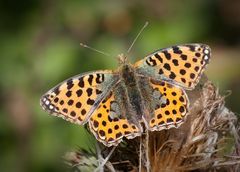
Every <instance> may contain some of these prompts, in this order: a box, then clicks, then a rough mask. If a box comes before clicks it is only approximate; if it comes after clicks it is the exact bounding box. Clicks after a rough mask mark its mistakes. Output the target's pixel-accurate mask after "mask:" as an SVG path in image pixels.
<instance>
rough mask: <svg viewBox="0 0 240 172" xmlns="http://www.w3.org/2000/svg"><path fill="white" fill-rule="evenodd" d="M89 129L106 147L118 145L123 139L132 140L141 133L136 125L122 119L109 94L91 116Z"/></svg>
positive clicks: (118, 108)
mask: <svg viewBox="0 0 240 172" xmlns="http://www.w3.org/2000/svg"><path fill="white" fill-rule="evenodd" d="M89 127H90V129H91V131H92V133H93V134H94V136H95V137H96V138H97V140H98V141H100V142H102V143H103V144H104V145H106V146H116V145H118V144H119V143H120V142H121V141H122V139H123V137H126V138H128V139H132V138H134V137H136V136H139V135H141V133H142V131H141V129H140V128H139V127H137V125H134V124H133V123H130V122H129V121H128V120H127V119H126V118H124V117H122V111H121V107H120V106H119V104H118V102H117V101H116V100H115V95H114V94H113V92H111V93H110V94H109V95H108V97H106V98H105V99H104V100H103V101H102V102H101V103H100V104H99V107H98V109H97V110H96V111H95V112H94V113H93V114H92V117H91V119H90V121H89Z"/></svg>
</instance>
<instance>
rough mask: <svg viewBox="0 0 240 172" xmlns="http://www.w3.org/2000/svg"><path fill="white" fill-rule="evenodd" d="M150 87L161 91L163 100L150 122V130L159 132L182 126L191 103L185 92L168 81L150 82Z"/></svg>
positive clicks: (161, 99)
mask: <svg viewBox="0 0 240 172" xmlns="http://www.w3.org/2000/svg"><path fill="white" fill-rule="evenodd" d="M150 85H151V86H152V88H153V89H154V90H157V91H159V93H160V95H161V98H160V101H159V103H158V104H156V106H155V108H154V115H153V118H152V119H150V121H149V124H148V125H149V130H151V131H154V130H157V131H159V130H162V129H167V128H171V127H178V126H180V125H181V124H182V123H183V121H184V118H185V116H186V115H187V113H188V105H189V102H188V98H187V95H186V93H185V91H184V90H183V89H181V88H180V87H179V86H177V85H174V84H171V83H169V82H166V81H156V80H150Z"/></svg>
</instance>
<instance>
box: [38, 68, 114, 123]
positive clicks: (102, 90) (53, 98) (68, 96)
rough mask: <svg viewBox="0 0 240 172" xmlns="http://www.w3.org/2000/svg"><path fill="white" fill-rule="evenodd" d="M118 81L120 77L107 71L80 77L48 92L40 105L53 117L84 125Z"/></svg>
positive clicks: (71, 79)
mask: <svg viewBox="0 0 240 172" xmlns="http://www.w3.org/2000/svg"><path fill="white" fill-rule="evenodd" d="M118 79H119V77H118V75H116V74H113V72H112V71H107V70H106V71H96V72H90V73H86V74H82V75H78V76H75V77H73V78H70V79H68V80H66V81H64V82H62V83H61V84H59V85H57V86H56V87H54V88H53V89H51V90H50V91H48V92H47V93H46V94H45V95H43V96H42V98H41V100H40V104H41V106H42V107H43V109H44V110H46V111H47V112H49V113H50V114H52V115H56V116H58V117H62V118H63V119H65V120H67V121H70V122H73V123H77V124H83V123H85V122H87V120H88V119H89V117H90V115H91V114H92V113H93V112H94V110H95V109H96V108H97V107H98V105H99V103H100V102H101V101H102V100H103V99H104V98H105V97H106V95H107V94H108V92H109V90H110V89H111V88H112V87H113V86H114V85H115V83H116V82H117V81H118Z"/></svg>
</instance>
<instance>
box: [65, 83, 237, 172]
mask: <svg viewBox="0 0 240 172" xmlns="http://www.w3.org/2000/svg"><path fill="white" fill-rule="evenodd" d="M188 96H189V98H190V102H191V107H190V113H189V116H188V117H187V120H186V121H185V122H184V123H183V124H182V125H181V126H180V127H179V128H177V129H175V128H172V129H169V130H163V131H160V132H149V133H145V134H144V135H143V136H142V137H141V138H139V137H138V138H135V139H133V140H125V141H124V142H123V143H121V144H120V145H119V146H118V147H117V148H116V149H115V150H114V152H113V153H112V154H111V157H110V159H109V160H108V162H107V163H106V165H105V167H104V168H102V169H101V168H98V170H99V171H132V172H135V171H142V172H150V171H151V172H161V171H163V172H172V171H177V172H178V171H179V172H182V171H229V172H237V171H240V138H239V135H240V125H239V121H238V120H237V117H236V115H235V114H234V113H233V112H231V111H230V110H229V109H228V108H227V107H225V102H224V99H225V97H224V96H221V95H220V94H219V91H218V89H217V88H216V87H215V86H214V85H213V84H212V83H210V82H206V83H205V84H199V86H198V87H197V88H196V89H195V90H194V91H191V92H188ZM110 150H111V148H104V147H102V149H101V151H96V153H95V154H93V153H91V154H89V153H87V152H86V151H85V152H84V151H81V150H80V151H78V153H76V155H78V158H77V160H76V157H77V156H75V161H74V162H73V161H72V163H71V165H72V166H75V168H77V169H78V170H79V171H93V170H92V169H93V168H92V166H94V168H95V169H96V168H97V166H99V163H100V164H101V162H102V160H101V159H103V158H99V154H100V155H101V157H107V156H108V155H109V152H110ZM94 158H95V159H94ZM72 159H73V158H72ZM72 159H71V158H68V160H72ZM86 159H88V160H89V161H90V162H91V163H89V164H91V165H89V164H88V163H85V165H86V166H88V167H87V168H85V169H84V170H82V167H83V164H84V163H83V160H84V161H85V160H86ZM93 164H94V165H93Z"/></svg>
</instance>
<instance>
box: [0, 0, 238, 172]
mask: <svg viewBox="0 0 240 172" xmlns="http://www.w3.org/2000/svg"><path fill="white" fill-rule="evenodd" d="M146 21H148V22H149V26H148V27H147V28H146V29H145V30H144V32H143V33H142V35H141V36H140V37H139V39H138V41H137V42H136V44H135V45H134V47H133V49H132V51H131V53H130V55H129V59H130V61H132V62H134V61H136V60H138V59H140V58H142V57H144V56H145V55H147V54H149V53H151V52H153V51H154V50H157V49H159V48H163V47H168V46H171V45H175V44H182V43H191V42H199V43H205V44H208V45H210V46H211V48H212V59H211V62H210V65H209V66H208V69H207V71H206V73H207V75H208V77H209V79H210V80H211V81H213V82H214V83H215V85H216V86H218V87H219V88H220V91H221V93H222V94H223V95H228V96H227V98H226V103H227V106H228V107H229V108H230V109H231V110H232V111H234V112H236V113H237V114H238V112H240V106H239V102H240V78H239V77H240V1H239V0H231V1H229V0H201V1H198V0H196V1H191V0H183V1H179V0H171V1H169V0H148V1H142V0H131V1H129V0H121V1H112V0H102V1H83V0H71V1H63V0H59V1H56V0H41V1H40V0H25V1H17V0H10V1H1V2H0V58H1V61H0V89H1V92H0V144H1V146H0V171H3V172H5V171H7V172H9V171H20V172H21V171H24V172H25V171H65V170H66V169H64V168H63V167H62V166H63V165H62V159H61V157H62V156H63V155H64V153H65V152H67V151H70V150H74V149H76V148H77V147H78V146H80V147H85V148H88V147H91V145H93V142H94V139H91V136H89V135H88V134H87V133H86V131H85V130H84V128H83V127H81V126H77V125H73V124H70V123H68V122H65V121H64V120H62V119H60V118H56V117H51V116H49V115H47V113H46V112H44V111H43V110H42V109H41V108H40V105H39V98H40V96H41V95H42V94H43V93H45V92H46V91H47V90H49V89H50V88H51V87H53V86H55V85H56V84H58V83H59V82H61V81H63V80H64V79H66V78H68V77H71V76H74V75H76V74H79V73H81V72H86V71H91V70H97V69H115V68H116V67H117V58H116V56H117V55H118V54H119V53H126V51H127V49H128V47H129V45H130V44H131V42H132V41H133V39H134V38H135V36H136V34H137V33H138V31H139V30H140V28H141V27H142V26H143V25H144V23H145V22H146ZM80 42H83V43H86V44H88V45H90V46H92V47H94V48H96V49H99V50H103V51H105V52H107V53H110V54H111V55H112V56H111V57H107V56H104V55H101V54H98V53H96V52H93V51H91V50H89V49H86V48H83V47H80V46H79V43H80ZM230 93H231V94H230Z"/></svg>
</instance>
